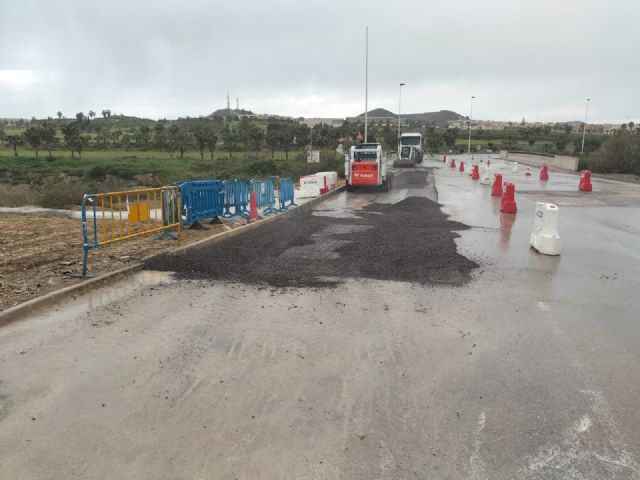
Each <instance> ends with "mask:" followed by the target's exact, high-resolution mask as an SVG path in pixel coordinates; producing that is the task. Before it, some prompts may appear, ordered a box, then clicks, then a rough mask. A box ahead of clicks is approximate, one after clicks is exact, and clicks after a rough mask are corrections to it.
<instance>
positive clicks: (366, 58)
mask: <svg viewBox="0 0 640 480" xmlns="http://www.w3.org/2000/svg"><path fill="white" fill-rule="evenodd" d="M368 123H369V26H368V25H367V27H366V29H365V34H364V143H367V127H368Z"/></svg>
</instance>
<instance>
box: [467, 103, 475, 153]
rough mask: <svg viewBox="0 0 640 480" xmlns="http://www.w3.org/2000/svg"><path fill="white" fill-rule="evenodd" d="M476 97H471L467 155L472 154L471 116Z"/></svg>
mask: <svg viewBox="0 0 640 480" xmlns="http://www.w3.org/2000/svg"><path fill="white" fill-rule="evenodd" d="M474 98H476V97H471V107H470V108H469V125H468V128H469V147H468V149H467V155H471V118H472V117H473V99H474Z"/></svg>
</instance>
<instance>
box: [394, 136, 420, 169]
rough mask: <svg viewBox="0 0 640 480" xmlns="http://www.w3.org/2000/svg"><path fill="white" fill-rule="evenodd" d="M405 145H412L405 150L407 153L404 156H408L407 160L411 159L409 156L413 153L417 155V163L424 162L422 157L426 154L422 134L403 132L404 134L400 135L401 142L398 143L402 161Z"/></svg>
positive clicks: (399, 156) (399, 155) (399, 158)
mask: <svg viewBox="0 0 640 480" xmlns="http://www.w3.org/2000/svg"><path fill="white" fill-rule="evenodd" d="M405 147H410V148H409V150H406V149H405V150H404V152H405V153H406V155H405V156H404V158H406V159H407V161H410V160H409V157H410V156H411V155H413V156H414V157H415V158H414V159H415V163H422V157H423V156H424V152H423V150H422V134H420V133H403V134H402V135H400V143H399V144H398V160H399V161H402V159H403V149H404V148H405ZM412 149H413V150H414V152H412V151H411V150H412ZM415 163H414V165H415ZM399 166H401V165H399Z"/></svg>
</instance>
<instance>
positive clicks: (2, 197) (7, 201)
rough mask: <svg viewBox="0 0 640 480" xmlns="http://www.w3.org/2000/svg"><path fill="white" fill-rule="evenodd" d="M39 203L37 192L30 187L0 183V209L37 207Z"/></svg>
mask: <svg viewBox="0 0 640 480" xmlns="http://www.w3.org/2000/svg"><path fill="white" fill-rule="evenodd" d="M39 201H40V197H39V195H38V191H37V190H36V189H35V188H34V187H33V186H32V185H26V184H22V185H10V184H6V183H0V207H22V206H24V205H38V204H39Z"/></svg>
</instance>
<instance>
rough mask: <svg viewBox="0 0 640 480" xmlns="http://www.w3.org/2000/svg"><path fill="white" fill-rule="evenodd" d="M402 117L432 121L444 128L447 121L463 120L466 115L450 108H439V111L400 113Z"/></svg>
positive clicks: (418, 120)
mask: <svg viewBox="0 0 640 480" xmlns="http://www.w3.org/2000/svg"><path fill="white" fill-rule="evenodd" d="M402 118H405V119H407V120H413V121H416V122H426V123H434V124H435V125H438V126H440V127H443V128H444V127H446V126H447V125H448V124H449V122H453V121H455V120H463V119H464V118H466V117H464V116H463V115H460V114H459V113H456V112H452V111H451V110H440V111H439V112H424V113H408V114H406V115H402Z"/></svg>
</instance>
